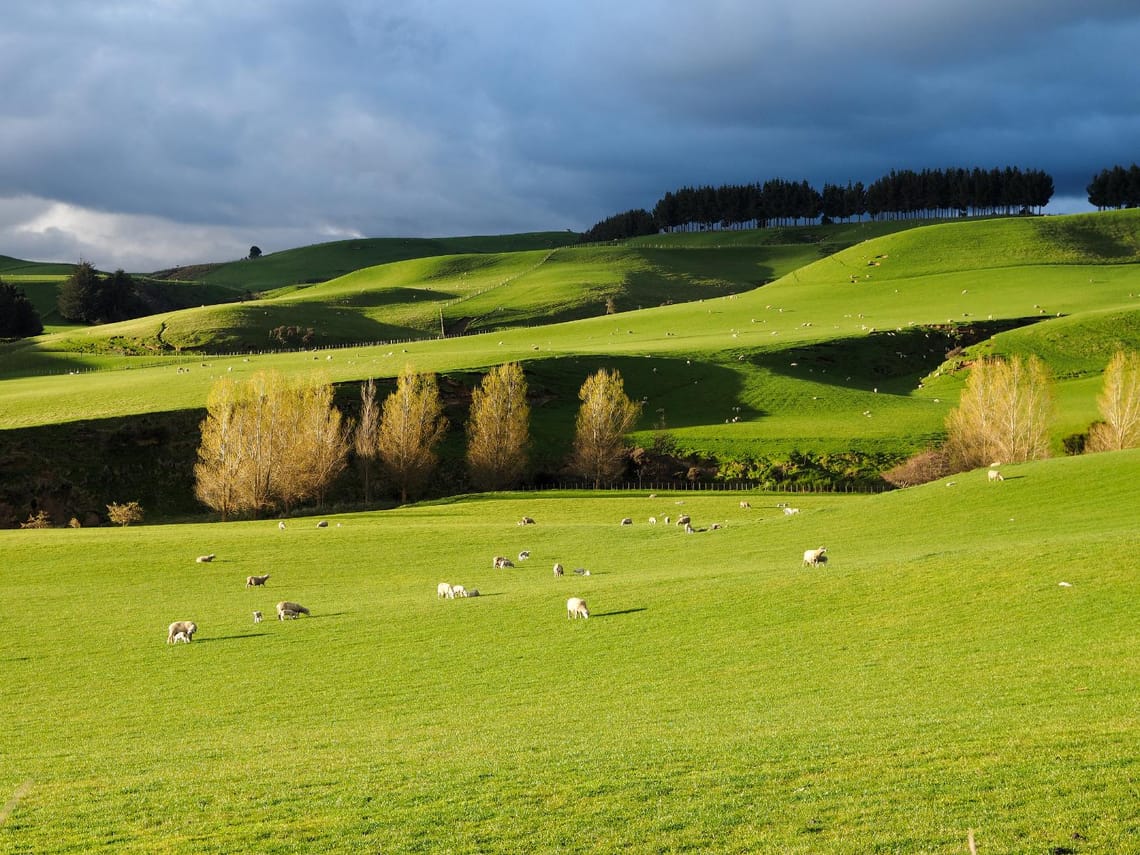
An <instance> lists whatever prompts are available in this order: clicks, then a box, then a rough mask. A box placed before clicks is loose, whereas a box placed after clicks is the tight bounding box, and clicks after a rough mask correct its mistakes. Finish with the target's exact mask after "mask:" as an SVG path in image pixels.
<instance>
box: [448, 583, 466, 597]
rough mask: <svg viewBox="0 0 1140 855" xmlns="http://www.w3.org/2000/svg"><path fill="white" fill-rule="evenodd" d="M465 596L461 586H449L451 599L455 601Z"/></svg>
mask: <svg viewBox="0 0 1140 855" xmlns="http://www.w3.org/2000/svg"><path fill="white" fill-rule="evenodd" d="M466 596H467V589H466V588H464V587H463V586H462V585H452V586H451V599H455V598H456V597H466Z"/></svg>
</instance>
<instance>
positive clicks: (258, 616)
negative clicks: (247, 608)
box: [253, 612, 261, 623]
mask: <svg viewBox="0 0 1140 855" xmlns="http://www.w3.org/2000/svg"><path fill="white" fill-rule="evenodd" d="M253 622H254V623H261V612H254V613H253Z"/></svg>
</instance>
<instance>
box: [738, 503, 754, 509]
mask: <svg viewBox="0 0 1140 855" xmlns="http://www.w3.org/2000/svg"><path fill="white" fill-rule="evenodd" d="M751 507H752V503H751V502H747V501H745V502H741V503H740V510H742V511H746V510H749V509H750V508H751Z"/></svg>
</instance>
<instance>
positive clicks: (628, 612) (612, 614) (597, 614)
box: [590, 606, 646, 618]
mask: <svg viewBox="0 0 1140 855" xmlns="http://www.w3.org/2000/svg"><path fill="white" fill-rule="evenodd" d="M645 610H646V609H645V606H639V607H638V608H636V609H622V610H621V611H620V612H594V613H593V614H592V615H590V617H592V618H599V617H617V616H619V615H632V614H634V613H636V612H643V611H645Z"/></svg>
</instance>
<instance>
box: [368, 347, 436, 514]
mask: <svg viewBox="0 0 1140 855" xmlns="http://www.w3.org/2000/svg"><path fill="white" fill-rule="evenodd" d="M445 430H447V419H445V418H444V417H443V404H442V403H441V402H440V399H439V386H438V385H437V384H436V380H435V375H434V374H416V373H415V372H414V371H413V370H412V367H411V366H410V365H408V366H405V367H404V371H403V373H402V374H401V375H400V377H399V379H398V380H397V382H396V391H395V392H393V393H392V394H391V395H389V396H388V397H387V398H386V399H385V401H384V407H383V411H382V414H381V417H380V430H379V434H378V436H377V443H376V445H377V449H378V456H379V458H380V462H381V464H382V465H383V466H384V469H385V470H386V471H387V473H388V475H389V477H390V478H391V479H392V482H393V483H394V484H395V485H396V487H397V489H398V490H399V491H400V501H401V502H407V501H408V494H409V493H410V492H414V491H416V490H418V489H419V487H420V486H421V485H422V484H423V483H424V481H426V480H427V477H428V476H429V475H430V474H431V472H432V470H433V469H435V465H436V456H435V451H434V448H435V445H436V444H437V443H438V442H439V440H440V439H441V438H442V437H443V433H444V431H445Z"/></svg>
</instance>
